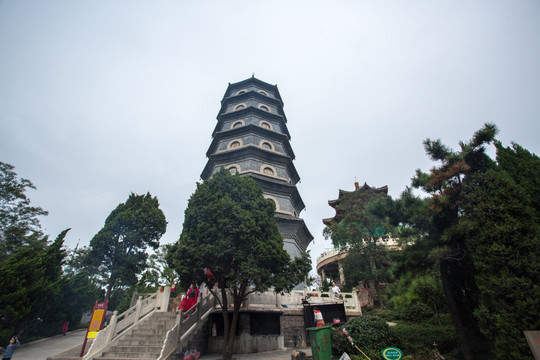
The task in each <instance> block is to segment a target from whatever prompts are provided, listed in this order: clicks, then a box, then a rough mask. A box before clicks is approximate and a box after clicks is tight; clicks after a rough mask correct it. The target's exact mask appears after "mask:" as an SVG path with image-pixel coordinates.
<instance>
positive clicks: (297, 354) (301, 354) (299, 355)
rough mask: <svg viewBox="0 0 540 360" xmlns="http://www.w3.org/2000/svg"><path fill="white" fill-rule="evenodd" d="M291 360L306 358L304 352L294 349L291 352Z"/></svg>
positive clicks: (303, 359)
mask: <svg viewBox="0 0 540 360" xmlns="http://www.w3.org/2000/svg"><path fill="white" fill-rule="evenodd" d="M291 360H306V353H305V352H303V351H298V350H294V351H293V352H292V354H291Z"/></svg>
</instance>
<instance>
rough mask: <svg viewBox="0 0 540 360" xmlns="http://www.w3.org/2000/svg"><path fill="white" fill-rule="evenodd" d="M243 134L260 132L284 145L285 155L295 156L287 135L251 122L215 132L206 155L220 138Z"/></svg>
mask: <svg viewBox="0 0 540 360" xmlns="http://www.w3.org/2000/svg"><path fill="white" fill-rule="evenodd" d="M244 134H260V135H261V136H263V137H264V138H266V139H274V140H276V141H279V142H280V143H282V144H283V147H285V149H286V151H287V154H286V155H288V156H290V158H291V159H292V160H294V158H295V155H294V151H293V149H292V147H291V143H290V142H289V138H288V137H287V135H285V134H282V133H279V132H276V131H273V130H270V129H266V128H263V127H261V126H257V125H253V124H250V125H246V126H241V127H238V128H234V129H230V130H226V131H219V132H216V133H215V134H214V138H213V139H212V142H211V143H210V146H209V147H208V151H207V152H206V157H210V155H211V154H212V153H213V152H214V151H213V150H212V149H215V148H216V147H217V145H218V144H219V141H220V140H221V139H223V138H225V137H228V136H235V135H237V136H240V135H244ZM265 151H269V152H273V151H271V150H265Z"/></svg>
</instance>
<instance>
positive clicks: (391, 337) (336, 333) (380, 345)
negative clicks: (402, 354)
mask: <svg viewBox="0 0 540 360" xmlns="http://www.w3.org/2000/svg"><path fill="white" fill-rule="evenodd" d="M344 328H345V329H346V330H347V332H348V333H349V335H350V336H351V337H352V339H353V340H354V344H355V345H356V346H358V347H359V348H360V349H361V350H362V351H363V352H364V353H366V355H368V356H369V357H373V358H375V359H377V358H379V357H380V353H381V351H382V350H383V349H384V348H386V347H388V346H397V347H399V346H400V343H399V338H398V337H397V336H396V334H395V332H394V331H393V330H392V329H391V328H390V327H389V326H388V325H387V324H386V322H385V321H384V320H382V319H379V318H377V317H374V316H361V317H357V318H354V319H352V320H349V322H347V324H346V325H345V327H344ZM344 352H346V353H347V354H349V355H351V354H352V355H357V354H359V352H358V350H357V349H356V348H355V347H353V346H352V345H351V344H350V343H349V341H348V340H347V337H346V336H345V335H344V334H343V332H342V331H341V330H334V329H332V353H333V355H335V356H337V357H340V356H341V355H342V354H343V353H344Z"/></svg>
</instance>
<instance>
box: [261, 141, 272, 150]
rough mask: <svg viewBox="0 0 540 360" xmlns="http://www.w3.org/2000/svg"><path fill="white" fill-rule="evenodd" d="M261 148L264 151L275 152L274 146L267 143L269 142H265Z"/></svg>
mask: <svg viewBox="0 0 540 360" xmlns="http://www.w3.org/2000/svg"><path fill="white" fill-rule="evenodd" d="M261 147H262V148H263V149H266V150H273V149H272V144H270V143H269V142H267V141H264V142H263V143H262V144H261Z"/></svg>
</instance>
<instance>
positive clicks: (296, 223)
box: [201, 77, 313, 257]
mask: <svg viewBox="0 0 540 360" xmlns="http://www.w3.org/2000/svg"><path fill="white" fill-rule="evenodd" d="M286 124H287V118H286V117H285V113H284V111H283V101H282V100H281V96H280V94H279V91H278V88H277V86H276V85H270V84H267V83H265V82H263V81H261V80H259V79H256V78H255V77H251V78H249V79H247V80H244V81H240V82H238V83H235V84H229V86H228V87H227V91H226V92H225V95H224V96H223V99H222V100H221V109H220V111H219V113H218V115H217V124H216V127H215V129H214V131H213V133H212V138H213V140H212V143H211V144H210V147H209V148H208V151H207V153H206V156H207V157H208V163H207V164H206V166H205V168H204V170H203V172H202V174H201V178H202V179H203V180H207V179H208V178H210V177H211V176H212V174H213V173H215V172H217V171H219V169H220V168H222V167H224V168H226V169H228V170H229V171H230V172H231V173H233V174H240V175H248V176H251V177H252V178H253V179H254V180H255V181H256V182H257V183H258V184H259V186H260V187H261V188H262V189H263V193H264V197H266V198H267V199H270V200H272V201H273V202H274V203H275V205H276V217H277V220H278V225H279V230H280V232H281V235H282V236H283V240H284V248H285V250H286V251H287V252H288V253H289V255H290V256H291V257H295V256H299V255H300V253H301V252H302V251H305V250H306V248H307V246H308V245H309V243H310V242H311V240H313V236H312V235H311V233H310V232H309V230H308V228H307V226H306V224H305V223H304V220H302V219H301V218H300V217H299V215H300V212H301V211H302V210H303V209H304V202H303V201H302V198H301V197H300V194H299V193H298V189H297V188H296V184H297V183H298V181H299V180H300V177H299V176H298V173H297V171H296V168H295V167H294V164H293V160H294V152H293V150H292V148H291V144H290V139H291V136H290V134H289V131H288V130H287V125H286Z"/></svg>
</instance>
